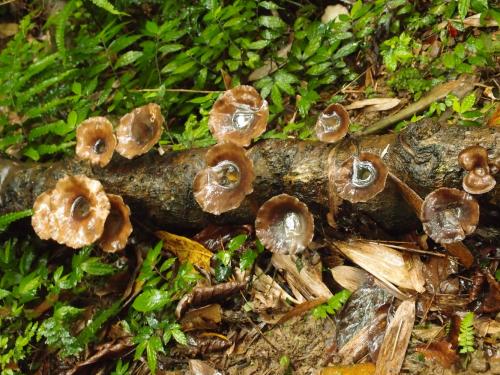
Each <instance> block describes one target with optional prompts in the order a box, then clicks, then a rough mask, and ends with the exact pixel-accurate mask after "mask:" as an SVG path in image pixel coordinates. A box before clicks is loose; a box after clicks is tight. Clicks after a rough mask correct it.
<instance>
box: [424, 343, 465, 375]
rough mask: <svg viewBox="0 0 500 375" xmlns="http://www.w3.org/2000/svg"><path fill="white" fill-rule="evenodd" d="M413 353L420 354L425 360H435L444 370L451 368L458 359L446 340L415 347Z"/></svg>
mask: <svg viewBox="0 0 500 375" xmlns="http://www.w3.org/2000/svg"><path fill="white" fill-rule="evenodd" d="M415 351H417V352H419V353H422V354H423V355H424V357H425V358H426V359H435V360H436V361H438V362H439V363H440V364H441V366H443V367H444V368H451V367H452V366H453V364H455V362H457V361H458V359H459V357H458V355H457V353H456V351H455V350H454V349H453V347H452V345H451V343H450V342H448V341H446V340H441V341H437V342H432V343H431V344H430V345H425V346H420V347H417V348H415Z"/></svg>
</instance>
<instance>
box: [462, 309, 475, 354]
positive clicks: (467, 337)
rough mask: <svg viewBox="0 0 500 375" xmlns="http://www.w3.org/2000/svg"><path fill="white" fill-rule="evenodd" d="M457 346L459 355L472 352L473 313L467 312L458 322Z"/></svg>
mask: <svg viewBox="0 0 500 375" xmlns="http://www.w3.org/2000/svg"><path fill="white" fill-rule="evenodd" d="M458 346H459V347H460V353H470V352H473V351H474V313H473V312H468V313H467V314H465V315H464V317H463V318H462V321H461V322H460V333H459V335H458Z"/></svg>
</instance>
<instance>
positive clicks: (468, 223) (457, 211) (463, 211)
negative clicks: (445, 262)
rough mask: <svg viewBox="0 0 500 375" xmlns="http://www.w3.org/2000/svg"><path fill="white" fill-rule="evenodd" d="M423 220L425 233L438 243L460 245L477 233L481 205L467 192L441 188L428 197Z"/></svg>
mask: <svg viewBox="0 0 500 375" xmlns="http://www.w3.org/2000/svg"><path fill="white" fill-rule="evenodd" d="M420 220H421V221H422V224H423V227H424V231H425V233H427V235H428V236H429V237H430V238H432V239H433V240H434V241H435V242H437V243H442V244H449V243H453V242H458V241H461V240H463V239H464V238H465V236H466V235H468V234H471V233H472V232H474V230H475V229H476V225H477V223H478V221H479V204H478V203H477V202H476V200H475V199H474V198H473V197H472V196H471V195H470V194H467V193H466V192H464V191H461V190H458V189H452V188H439V189H437V190H434V191H433V192H432V193H430V194H429V195H427V196H426V197H425V200H424V204H423V205H422V209H421V212H420Z"/></svg>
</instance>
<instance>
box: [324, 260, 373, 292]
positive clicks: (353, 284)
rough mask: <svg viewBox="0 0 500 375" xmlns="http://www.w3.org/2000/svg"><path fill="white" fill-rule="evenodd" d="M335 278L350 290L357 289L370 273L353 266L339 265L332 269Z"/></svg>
mask: <svg viewBox="0 0 500 375" xmlns="http://www.w3.org/2000/svg"><path fill="white" fill-rule="evenodd" d="M330 271H331V273H332V276H333V279H334V280H335V281H336V282H337V283H339V284H340V286H341V287H342V288H344V289H347V290H348V291H350V292H354V291H355V290H357V289H358V288H359V287H360V286H361V285H363V283H364V282H365V281H366V277H367V276H368V273H367V272H366V271H363V270H362V269H359V268H356V267H351V266H337V267H334V268H332V269H331V270H330Z"/></svg>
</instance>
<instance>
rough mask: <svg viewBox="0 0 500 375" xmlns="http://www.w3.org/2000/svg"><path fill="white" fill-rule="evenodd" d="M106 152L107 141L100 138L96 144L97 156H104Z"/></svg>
mask: <svg viewBox="0 0 500 375" xmlns="http://www.w3.org/2000/svg"><path fill="white" fill-rule="evenodd" d="M105 151H106V141H105V140H104V139H103V138H99V139H98V140H96V141H95V142H94V152H95V153H96V154H99V155H100V154H103V153H104V152H105Z"/></svg>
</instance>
